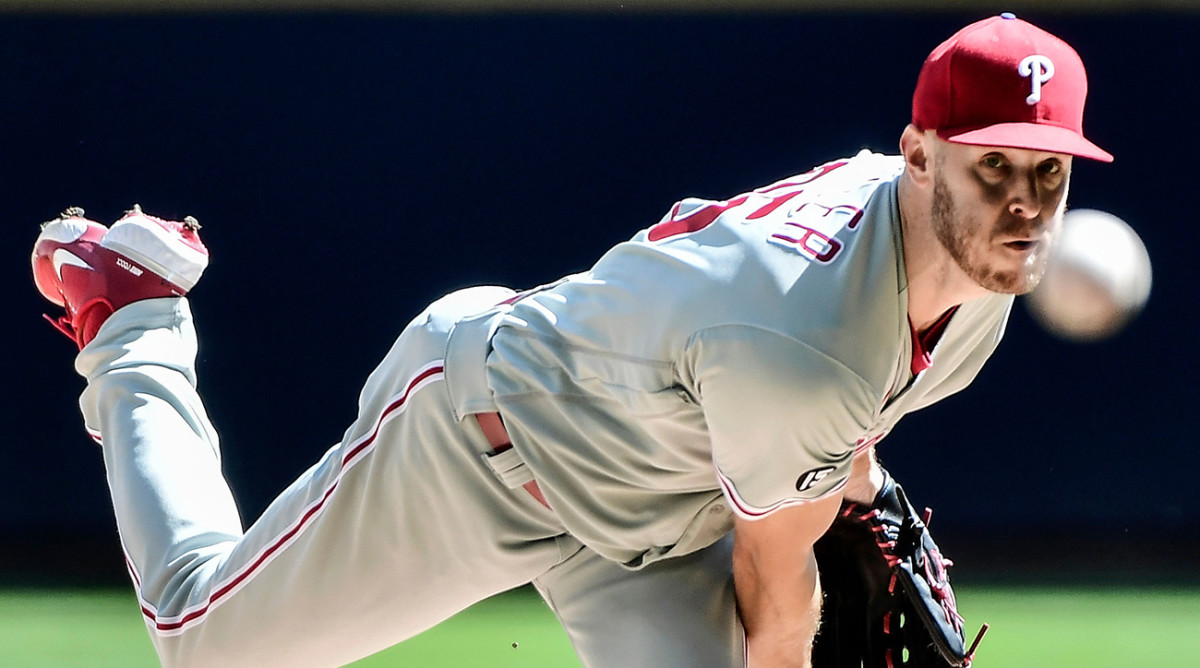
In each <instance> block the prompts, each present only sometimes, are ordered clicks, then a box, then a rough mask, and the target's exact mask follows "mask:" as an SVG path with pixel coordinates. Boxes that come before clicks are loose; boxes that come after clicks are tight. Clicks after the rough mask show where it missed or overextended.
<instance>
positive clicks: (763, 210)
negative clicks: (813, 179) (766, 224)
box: [746, 190, 804, 220]
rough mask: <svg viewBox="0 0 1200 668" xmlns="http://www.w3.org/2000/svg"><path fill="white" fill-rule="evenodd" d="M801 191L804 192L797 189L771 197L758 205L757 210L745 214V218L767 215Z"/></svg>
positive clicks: (757, 217) (750, 218)
mask: <svg viewBox="0 0 1200 668" xmlns="http://www.w3.org/2000/svg"><path fill="white" fill-rule="evenodd" d="M802 192H804V191H803V190H797V191H796V192H791V193H786V194H784V195H779V196H777V197H775V198H774V199H772V200H771V201H770V202H767V203H766V204H764V205H763V206H761V207H759V208H758V210H757V211H755V212H754V213H752V214H750V215H749V216H746V220H758V219H759V218H762V217H764V216H767V215H769V214H770V213H772V212H774V211H775V210H776V209H778V208H779V207H781V206H783V205H784V204H786V203H787V201H788V200H790V199H792V198H793V197H795V196H796V195H799V194H800V193H802Z"/></svg>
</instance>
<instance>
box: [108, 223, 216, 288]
mask: <svg viewBox="0 0 1200 668" xmlns="http://www.w3.org/2000/svg"><path fill="white" fill-rule="evenodd" d="M100 245H101V246H102V247H103V248H107V249H108V250H111V251H113V252H114V253H117V254H120V255H123V256H125V257H126V258H128V259H130V260H132V261H134V262H136V263H137V264H139V265H141V266H143V267H145V268H146V269H149V270H150V271H152V272H154V273H155V274H157V275H159V276H161V277H162V278H163V279H164V280H166V281H167V282H168V283H171V284H173V285H176V286H178V287H180V288H182V289H183V291H184V292H188V291H190V290H191V289H192V288H194V287H196V282H197V281H199V280H200V274H202V273H203V272H204V269H205V268H206V267H207V266H208V253H206V252H202V251H200V250H198V249H196V248H194V247H193V246H191V245H189V244H188V243H187V242H186V241H184V240H183V239H182V238H181V237H180V235H179V233H178V232H176V231H174V230H171V229H168V228H167V227H165V226H163V225H162V224H160V223H159V222H157V221H155V220H154V219H152V218H149V217H148V216H141V215H132V216H127V217H125V218H122V219H121V220H119V221H117V222H116V223H115V224H114V225H113V226H112V227H111V228H110V229H109V231H108V234H106V235H104V239H103V240H102V241H101V242H100Z"/></svg>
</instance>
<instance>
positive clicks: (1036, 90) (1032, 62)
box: [1017, 55, 1054, 106]
mask: <svg viewBox="0 0 1200 668" xmlns="http://www.w3.org/2000/svg"><path fill="white" fill-rule="evenodd" d="M1017 74H1020V75H1021V76H1023V77H1029V97H1027V98H1025V104H1028V105H1031V106H1032V105H1035V104H1037V103H1038V102H1041V100H1042V84H1044V83H1046V82H1047V81H1049V80H1050V77H1053V76H1054V62H1053V61H1051V60H1050V59H1049V58H1047V57H1046V56H1038V55H1033V56H1025V59H1024V60H1022V61H1021V63H1020V64H1019V65H1017Z"/></svg>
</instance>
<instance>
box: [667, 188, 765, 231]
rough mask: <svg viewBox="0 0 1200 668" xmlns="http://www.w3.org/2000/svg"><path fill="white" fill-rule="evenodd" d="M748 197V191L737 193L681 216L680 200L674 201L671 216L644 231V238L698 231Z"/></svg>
mask: <svg viewBox="0 0 1200 668" xmlns="http://www.w3.org/2000/svg"><path fill="white" fill-rule="evenodd" d="M748 199H750V194H749V193H747V194H745V195H739V196H738V197H735V198H733V199H731V200H729V201H728V202H713V203H712V204H709V205H708V206H702V207H700V208H698V209H695V210H693V211H689V212H688V213H687V214H685V215H684V216H682V217H680V216H679V205H680V204H681V202H676V203H675V206H674V207H672V209H671V217H670V218H668V219H667V220H664V221H663V222H661V223H659V224H657V225H655V226H654V227H651V228H650V231H649V232H647V233H646V238H647V239H649V240H650V241H661V240H662V239H666V238H667V237H673V236H675V235H677V234H687V233H689V232H698V231H700V230H702V229H704V228H706V227H708V226H709V225H711V224H712V222H713V221H714V220H716V219H717V217H718V216H720V215H721V214H723V213H725V212H726V211H728V210H729V209H732V208H733V207H735V206H738V205H739V204H743V203H745V201H746V200H748Z"/></svg>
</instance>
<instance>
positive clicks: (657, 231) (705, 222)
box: [646, 161, 858, 241]
mask: <svg viewBox="0 0 1200 668" xmlns="http://www.w3.org/2000/svg"><path fill="white" fill-rule="evenodd" d="M845 164H846V162H845V161H842V162H831V163H829V164H826V165H821V166H820V167H817V168H815V169H812V170H809V171H807V172H805V173H803V174H801V175H799V176H797V177H796V178H795V179H793V180H791V181H784V182H781V183H776V184H774V185H772V186H770V187H767V188H763V189H761V190H757V191H755V192H754V193H746V194H745V195H738V196H737V197H735V198H733V199H731V200H728V201H721V202H712V203H710V204H708V205H706V206H701V207H699V208H697V209H694V210H692V211H689V212H687V213H686V214H684V215H682V216H680V215H679V209H680V206H681V205H682V202H676V204H675V206H674V207H672V208H671V215H670V216H669V217H668V218H667V219H666V220H664V221H662V222H660V223H658V224H657V225H655V226H653V227H651V228H650V230H649V231H647V233H646V238H647V239H648V240H650V241H661V240H663V239H666V238H668V237H673V236H675V235H677V234H688V233H689V232H698V231H700V230H702V229H704V228H706V227H708V226H709V225H711V224H712V223H713V221H714V220H716V219H717V218H718V217H719V216H720V215H721V214H723V213H725V212H726V211H728V210H730V209H732V208H734V207H736V206H740V205H742V204H745V203H746V200H748V199H750V196H751V195H754V194H759V195H766V194H767V193H770V192H772V191H775V190H781V189H784V188H789V189H790V188H795V187H796V186H800V185H804V184H806V183H812V182H813V181H815V180H816V179H819V178H821V177H822V176H825V175H826V174H828V173H829V172H832V171H833V170H835V169H837V168H838V167H841V166H843V165H845ZM802 192H804V191H803V190H795V191H792V192H787V193H782V194H776V195H773V196H769V197H770V200H771V201H769V202H767V203H766V204H765V205H763V206H761V207H759V208H758V209H756V210H755V211H754V212H753V213H751V214H750V215H749V216H746V220H755V219H758V218H762V217H764V216H767V215H768V214H770V213H771V212H773V211H775V210H777V209H778V208H779V207H781V206H783V204H784V203H785V202H787V201H788V200H790V199H792V198H793V197H795V196H796V195H799V194H800V193H802ZM857 222H858V219H857V218H856V219H855V220H854V221H852V224H851V227H853V225H854V224H855V223H857Z"/></svg>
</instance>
